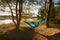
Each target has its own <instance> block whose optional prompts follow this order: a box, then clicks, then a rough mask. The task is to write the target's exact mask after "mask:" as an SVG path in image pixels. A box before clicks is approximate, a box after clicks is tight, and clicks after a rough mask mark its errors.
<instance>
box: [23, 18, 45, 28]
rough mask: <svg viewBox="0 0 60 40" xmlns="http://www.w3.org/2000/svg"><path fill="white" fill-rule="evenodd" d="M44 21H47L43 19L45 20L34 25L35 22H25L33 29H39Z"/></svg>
mask: <svg viewBox="0 0 60 40" xmlns="http://www.w3.org/2000/svg"><path fill="white" fill-rule="evenodd" d="M44 21H45V19H44V18H43V19H41V20H39V21H38V22H37V24H36V23H34V22H27V21H24V22H25V23H27V24H28V25H29V26H30V27H31V28H36V27H38V26H39V25H41V24H42V23H43V22H44Z"/></svg>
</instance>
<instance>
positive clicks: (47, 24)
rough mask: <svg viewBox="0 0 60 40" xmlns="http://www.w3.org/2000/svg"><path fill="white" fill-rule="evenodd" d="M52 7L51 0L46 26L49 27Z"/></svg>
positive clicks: (50, 1)
mask: <svg viewBox="0 0 60 40" xmlns="http://www.w3.org/2000/svg"><path fill="white" fill-rule="evenodd" d="M51 8H52V0H49V8H48V12H47V17H46V26H47V27H49V20H50V12H51Z"/></svg>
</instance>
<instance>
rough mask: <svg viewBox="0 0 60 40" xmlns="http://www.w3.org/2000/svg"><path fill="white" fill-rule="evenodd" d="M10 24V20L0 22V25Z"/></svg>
mask: <svg viewBox="0 0 60 40" xmlns="http://www.w3.org/2000/svg"><path fill="white" fill-rule="evenodd" d="M9 23H12V20H11V19H5V20H0V24H9Z"/></svg>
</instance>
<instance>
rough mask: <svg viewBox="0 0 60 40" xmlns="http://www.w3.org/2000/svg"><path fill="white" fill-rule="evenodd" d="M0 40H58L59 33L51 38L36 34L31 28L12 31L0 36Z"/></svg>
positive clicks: (59, 39)
mask: <svg viewBox="0 0 60 40" xmlns="http://www.w3.org/2000/svg"><path fill="white" fill-rule="evenodd" d="M0 40H60V33H58V34H55V35H53V36H44V35H42V34H38V33H36V32H35V31H34V30H33V29H31V28H23V29H22V30H16V29H13V30H10V31H8V32H6V33H5V34H3V35H0Z"/></svg>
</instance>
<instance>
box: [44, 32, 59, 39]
mask: <svg viewBox="0 0 60 40" xmlns="http://www.w3.org/2000/svg"><path fill="white" fill-rule="evenodd" d="M43 36H44V35H43ZM44 37H46V38H47V39H48V40H60V33H58V34H55V35H53V36H44Z"/></svg>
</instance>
